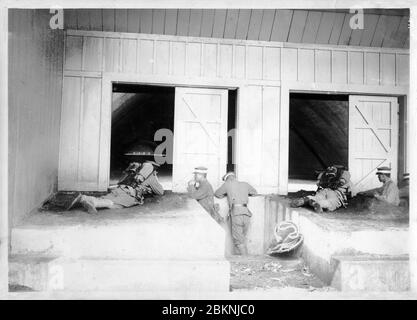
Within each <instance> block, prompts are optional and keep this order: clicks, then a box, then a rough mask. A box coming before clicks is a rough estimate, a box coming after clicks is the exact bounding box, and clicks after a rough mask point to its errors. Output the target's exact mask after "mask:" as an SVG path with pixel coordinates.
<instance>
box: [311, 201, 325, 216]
mask: <svg viewBox="0 0 417 320" xmlns="http://www.w3.org/2000/svg"><path fill="white" fill-rule="evenodd" d="M308 204H309V205H310V206H312V207H313V209H314V211H315V212H317V213H322V212H323V209H322V207H321V205H320V204H319V203H318V202H316V201H314V200H313V199H309V202H308Z"/></svg>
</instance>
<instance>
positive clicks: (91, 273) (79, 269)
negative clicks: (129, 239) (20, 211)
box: [9, 255, 230, 292]
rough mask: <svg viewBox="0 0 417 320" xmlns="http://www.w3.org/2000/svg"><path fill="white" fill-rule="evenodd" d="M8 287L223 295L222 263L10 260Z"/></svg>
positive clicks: (226, 267)
mask: <svg viewBox="0 0 417 320" xmlns="http://www.w3.org/2000/svg"><path fill="white" fill-rule="evenodd" d="M10 260H11V261H10V270H11V271H10V274H9V283H10V284H11V285H20V286H25V287H28V288H31V289H32V290H35V291H57V290H65V291H132V292H137V291H148V290H155V291H192V290H197V289H198V290H201V291H208V292H213V291H219V292H222V291H225V292H227V291H228V290H229V282H230V276H229V274H230V265H229V263H228V262H227V261H225V260H198V261H196V260H137V259H134V260H129V259H98V258H95V259H87V258H81V259H69V258H55V259H54V258H50V257H42V256H37V257H33V256H31V257H29V258H28V257H27V256H26V255H23V256H13V257H12V258H11V259H10Z"/></svg>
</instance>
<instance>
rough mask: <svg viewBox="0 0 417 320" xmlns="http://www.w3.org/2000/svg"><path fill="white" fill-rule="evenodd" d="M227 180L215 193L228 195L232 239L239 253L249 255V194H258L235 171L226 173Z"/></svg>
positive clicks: (221, 195)
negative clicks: (247, 238)
mask: <svg viewBox="0 0 417 320" xmlns="http://www.w3.org/2000/svg"><path fill="white" fill-rule="evenodd" d="M223 181H225V182H224V183H223V184H222V185H221V187H220V188H219V189H217V190H216V192H215V193H214V195H215V196H216V197H217V198H223V197H225V196H227V200H228V203H229V210H230V211H229V217H230V219H231V223H232V239H233V245H234V247H235V251H236V253H237V254H239V255H247V254H248V250H247V247H246V234H247V232H248V227H249V222H250V217H251V216H252V213H251V212H250V211H249V209H248V207H247V206H248V201H249V199H248V196H254V195H256V194H257V192H256V190H255V188H253V187H252V186H251V185H250V184H249V183H247V182H241V181H238V180H237V179H236V175H235V173H234V172H228V173H226V174H225V175H224V177H223Z"/></svg>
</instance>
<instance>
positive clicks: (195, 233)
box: [11, 200, 225, 260]
mask: <svg viewBox="0 0 417 320" xmlns="http://www.w3.org/2000/svg"><path fill="white" fill-rule="evenodd" d="M137 210H138V214H136V215H134V216H133V217H130V218H129V219H126V218H123V212H121V213H120V218H118V217H117V215H116V218H115V217H113V216H111V217H110V216H109V215H110V214H111V213H109V212H107V211H110V210H106V212H105V211H104V210H103V211H102V212H100V213H99V214H101V215H103V216H102V217H100V216H99V217H89V216H88V215H87V214H84V215H83V220H80V219H78V220H77V219H70V218H64V217H62V216H59V215H58V214H55V215H54V216H52V217H51V216H47V217H45V219H38V220H40V222H37V223H33V221H29V222H27V223H25V224H23V225H21V226H18V227H15V228H13V229H12V231H11V254H12V255H15V254H42V255H50V256H62V257H70V258H82V257H89V258H94V257H97V258H112V259H147V260H152V259H154V260H155V259H162V260H164V259H174V260H175V259H177V260H181V259H193V258H194V259H196V260H206V259H220V258H223V257H224V246H225V232H224V230H223V229H222V228H221V227H220V226H219V225H218V224H217V223H216V222H215V221H214V220H213V219H212V218H211V217H210V216H209V215H208V214H207V212H205V211H204V209H203V208H202V207H201V206H200V205H199V204H198V203H197V202H196V201H194V200H190V201H189V202H188V203H187V207H186V208H183V209H180V210H175V211H169V212H164V213H158V212H155V213H152V214H146V215H145V214H140V211H139V210H140V207H138V208H137ZM40 215H41V214H40ZM106 215H107V216H106Z"/></svg>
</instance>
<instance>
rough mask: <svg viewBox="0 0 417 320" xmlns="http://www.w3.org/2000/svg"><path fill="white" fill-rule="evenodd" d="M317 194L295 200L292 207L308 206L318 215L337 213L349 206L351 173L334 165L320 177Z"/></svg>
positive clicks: (342, 167)
mask: <svg viewBox="0 0 417 320" xmlns="http://www.w3.org/2000/svg"><path fill="white" fill-rule="evenodd" d="M317 186H318V189H317V192H316V193H315V194H314V195H312V196H307V197H304V198H299V199H295V200H293V201H292V202H291V206H292V207H301V206H304V205H308V206H311V207H313V208H314V211H316V212H317V213H321V212H323V210H328V211H335V210H336V209H338V208H340V207H342V206H343V207H346V206H347V195H348V193H349V191H350V188H351V182H350V173H349V171H347V170H345V168H344V166H340V165H333V166H330V167H328V168H327V169H326V170H325V171H324V172H321V173H320V174H319V175H318V181H317Z"/></svg>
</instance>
